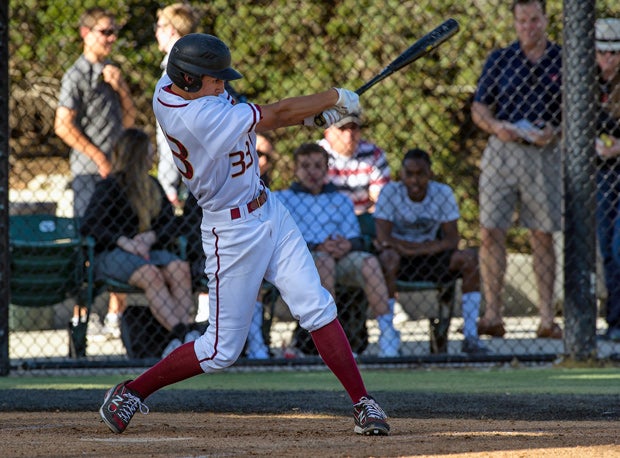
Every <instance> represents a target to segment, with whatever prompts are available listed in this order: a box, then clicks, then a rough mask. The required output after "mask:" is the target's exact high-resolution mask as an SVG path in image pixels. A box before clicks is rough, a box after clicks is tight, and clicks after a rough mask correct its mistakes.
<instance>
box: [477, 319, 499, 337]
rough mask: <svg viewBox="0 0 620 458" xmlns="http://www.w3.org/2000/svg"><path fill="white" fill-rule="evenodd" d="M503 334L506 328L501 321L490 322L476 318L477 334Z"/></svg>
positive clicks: (497, 335) (496, 335)
mask: <svg viewBox="0 0 620 458" xmlns="http://www.w3.org/2000/svg"><path fill="white" fill-rule="evenodd" d="M504 334H506V328H504V323H502V321H498V322H497V323H490V322H488V321H487V320H485V319H484V318H480V319H479V320H478V335H480V336H491V337H500V338H501V337H504Z"/></svg>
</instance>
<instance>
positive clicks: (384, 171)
mask: <svg viewBox="0 0 620 458" xmlns="http://www.w3.org/2000/svg"><path fill="white" fill-rule="evenodd" d="M361 132H362V119H361V115H360V114H359V113H353V114H351V115H349V116H345V117H344V118H342V119H341V120H340V121H338V122H337V123H335V124H334V125H332V126H330V127H328V128H327V129H325V138H323V139H322V140H321V141H319V144H320V145H321V146H322V147H323V148H325V149H326V150H327V152H328V153H329V171H328V177H329V180H330V182H331V183H333V184H334V185H335V186H336V187H337V188H338V190H339V191H341V192H344V193H345V194H346V195H348V196H349V197H350V198H351V200H352V201H353V203H354V205H355V213H356V214H357V215H361V214H364V213H372V212H374V209H375V202H376V201H377V198H378V197H379V192H380V191H381V188H383V186H384V185H385V184H386V183H388V182H389V181H390V167H389V165H388V162H387V158H386V155H385V151H383V150H382V149H381V148H379V147H378V146H377V145H375V144H373V143H370V142H368V141H366V140H363V139H362V138H361Z"/></svg>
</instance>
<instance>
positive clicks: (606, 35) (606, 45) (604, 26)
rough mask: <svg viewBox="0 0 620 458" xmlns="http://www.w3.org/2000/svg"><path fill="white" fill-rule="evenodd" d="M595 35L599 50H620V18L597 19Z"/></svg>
mask: <svg viewBox="0 0 620 458" xmlns="http://www.w3.org/2000/svg"><path fill="white" fill-rule="evenodd" d="M595 37H596V50H597V51H618V52H620V19H615V18H604V19H597V20H596V25H595Z"/></svg>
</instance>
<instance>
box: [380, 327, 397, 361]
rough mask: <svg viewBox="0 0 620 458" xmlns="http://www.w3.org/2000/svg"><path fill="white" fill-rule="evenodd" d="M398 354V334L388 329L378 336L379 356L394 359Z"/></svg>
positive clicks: (392, 329) (394, 330)
mask: <svg viewBox="0 0 620 458" xmlns="http://www.w3.org/2000/svg"><path fill="white" fill-rule="evenodd" d="M399 354H400V332H399V331H397V330H396V329H394V328H389V329H387V330H386V331H385V332H382V333H381V335H380V336H379V356H380V357H381V358H396V357H398V356H399Z"/></svg>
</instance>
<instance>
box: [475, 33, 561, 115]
mask: <svg viewBox="0 0 620 458" xmlns="http://www.w3.org/2000/svg"><path fill="white" fill-rule="evenodd" d="M474 100H475V101H476V102H480V103H483V104H485V105H487V106H489V107H491V108H492V109H493V110H494V112H495V117H496V118H497V119H500V120H502V121H509V122H512V123H516V122H517V121H520V120H522V119H526V120H528V121H530V122H531V123H537V122H539V121H544V122H545V123H551V124H552V125H554V126H559V125H560V123H561V115H562V49H561V48H560V46H558V45H557V44H555V43H552V42H547V47H546V49H545V53H544V54H543V56H542V57H541V58H540V59H538V61H537V62H532V61H530V60H529V59H528V58H527V57H526V56H525V54H524V53H523V51H522V50H521V47H520V45H519V42H518V41H516V42H514V43H512V44H511V45H510V46H508V47H506V48H502V49H498V50H495V51H493V52H492V53H491V55H490V56H489V58H488V59H487V61H486V63H485V65H484V68H483V70H482V75H481V76H480V79H479V80H478V88H477V90H476V94H475V95H474Z"/></svg>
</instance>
